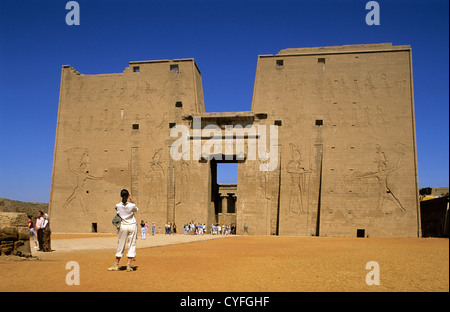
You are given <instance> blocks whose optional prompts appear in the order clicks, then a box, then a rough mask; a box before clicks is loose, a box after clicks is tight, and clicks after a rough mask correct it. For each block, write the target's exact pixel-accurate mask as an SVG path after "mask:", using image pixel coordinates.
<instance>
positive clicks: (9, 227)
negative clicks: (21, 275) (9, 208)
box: [0, 212, 31, 257]
mask: <svg viewBox="0 0 450 312" xmlns="http://www.w3.org/2000/svg"><path fill="white" fill-rule="evenodd" d="M0 255H15V256H21V257H28V256H31V250H30V230H29V229H28V218H27V215H26V214H25V213H18V212H0Z"/></svg>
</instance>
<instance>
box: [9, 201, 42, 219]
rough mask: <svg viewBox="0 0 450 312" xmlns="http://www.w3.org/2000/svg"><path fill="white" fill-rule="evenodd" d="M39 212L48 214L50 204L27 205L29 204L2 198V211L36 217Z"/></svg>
mask: <svg viewBox="0 0 450 312" xmlns="http://www.w3.org/2000/svg"><path fill="white" fill-rule="evenodd" d="M39 210H42V211H43V212H48V204H46V203H27V202H21V201H17V200H11V199H6V198H0V211H5V212H24V213H26V214H27V215H31V216H33V217H35V216H36V214H37V212H38V211H39Z"/></svg>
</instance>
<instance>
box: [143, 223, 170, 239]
mask: <svg viewBox="0 0 450 312" xmlns="http://www.w3.org/2000/svg"><path fill="white" fill-rule="evenodd" d="M140 225H141V239H146V237H147V233H148V230H149V225H148V222H147V221H144V220H141V223H140ZM155 234H161V228H160V227H158V231H156V225H155V222H152V235H155ZM164 234H166V235H170V234H177V225H176V224H175V223H174V224H172V223H171V222H167V223H166V224H164Z"/></svg>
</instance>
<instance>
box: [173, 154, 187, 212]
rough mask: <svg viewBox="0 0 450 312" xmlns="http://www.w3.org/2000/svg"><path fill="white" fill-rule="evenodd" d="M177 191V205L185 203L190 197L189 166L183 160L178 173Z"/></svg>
mask: <svg viewBox="0 0 450 312" xmlns="http://www.w3.org/2000/svg"><path fill="white" fill-rule="evenodd" d="M176 181H177V185H176V191H175V194H176V196H177V200H176V203H175V205H179V204H181V203H185V202H187V201H188V197H189V188H188V187H187V186H188V185H189V164H188V163H187V162H186V161H185V160H184V159H183V158H182V159H181V160H180V165H179V170H178V172H176Z"/></svg>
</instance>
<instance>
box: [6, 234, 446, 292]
mask: <svg viewBox="0 0 450 312" xmlns="http://www.w3.org/2000/svg"><path fill="white" fill-rule="evenodd" d="M178 235H182V234H178ZM55 239H57V236H56V237H55ZM149 239H151V238H149ZM35 254H36V253H35ZM114 254H115V250H114V249H98V250H78V251H67V252H62V251H59V252H58V251H55V252H51V253H37V255H38V259H34V260H11V259H7V257H0V291H2V292H5V291H26V292H28V291H40V292H41V291H89V292H95V291H145V292H179V291H182V292H204V291H207V292H217V291H220V292H303V291H307V292H310V291H312V292H316V291H326V292H328V291H332V292H335V291H339V292H341V291H345V292H346V291H355V292H360V291H362V292H377V291H384V292H397V291H398V292H404V291H419V292H422V291H426V292H428V291H439V292H440V291H445V292H448V291H449V241H448V239H437V238H422V239H419V238H326V237H277V236H238V237H226V238H223V239H215V240H208V241H202V242H193V243H187V244H179V245H169V246H161V247H153V248H140V249H137V257H136V261H134V262H133V264H132V265H133V266H134V268H135V271H133V272H126V271H125V270H122V271H118V272H109V271H107V268H108V267H109V266H111V264H112V262H113V261H114ZM69 261H76V262H77V263H78V264H79V274H80V275H79V276H80V285H67V284H66V275H67V274H68V273H70V272H71V268H68V269H66V264H67V262H69ZM369 261H376V262H377V263H378V264H379V279H380V284H379V285H367V284H366V275H367V274H368V273H370V272H372V271H371V269H366V264H367V262H369ZM125 264H126V261H125V259H122V261H121V265H123V266H125ZM37 281H39V282H37Z"/></svg>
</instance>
